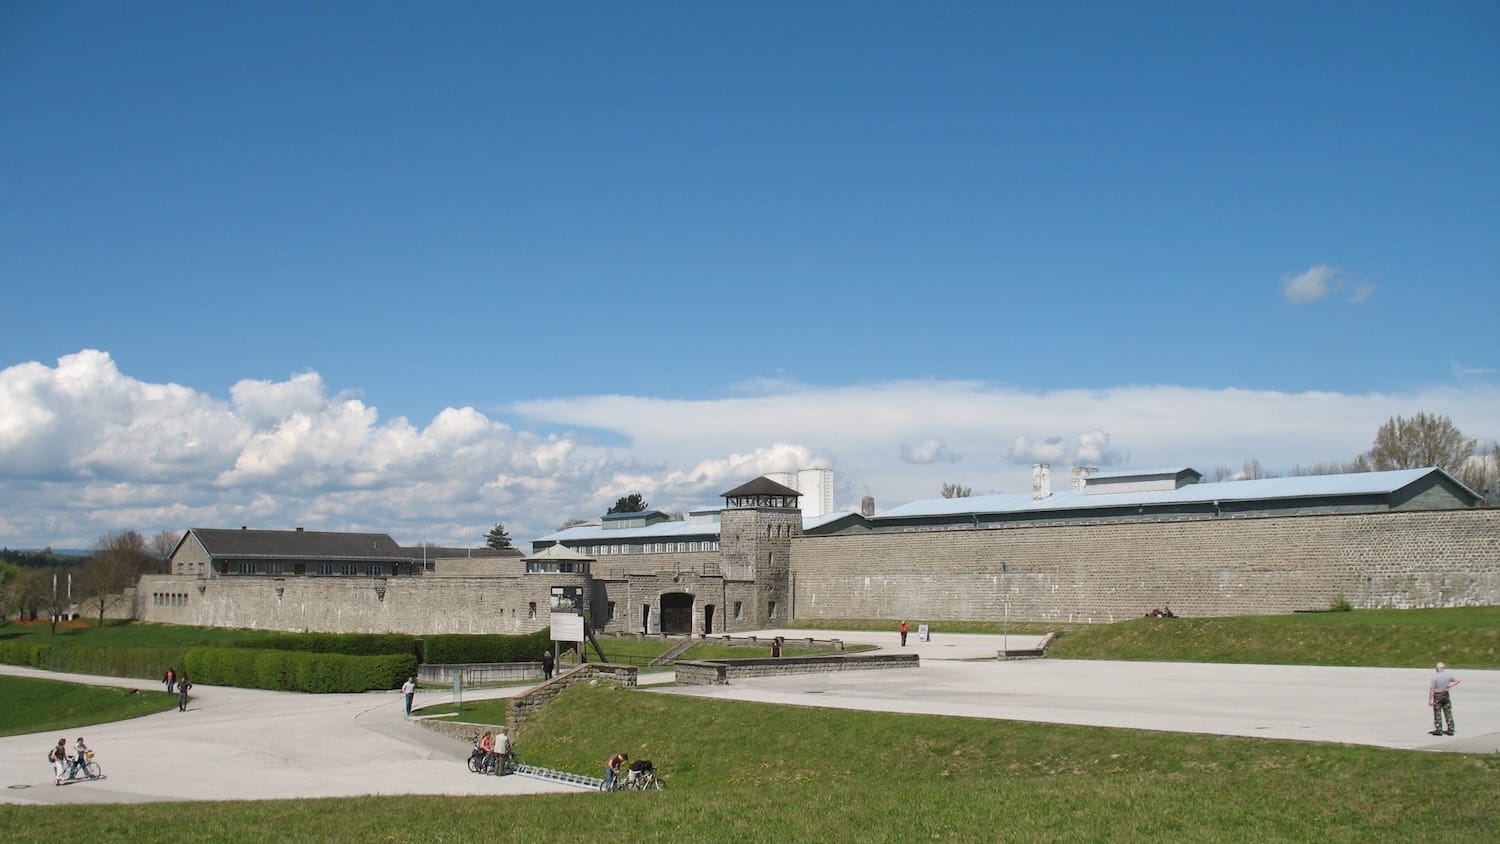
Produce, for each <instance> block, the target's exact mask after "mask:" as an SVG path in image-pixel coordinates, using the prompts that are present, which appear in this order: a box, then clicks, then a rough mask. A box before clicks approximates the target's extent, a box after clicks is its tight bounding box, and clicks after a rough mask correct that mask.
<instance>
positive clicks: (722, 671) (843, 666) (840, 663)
mask: <svg viewBox="0 0 1500 844" xmlns="http://www.w3.org/2000/svg"><path fill="white" fill-rule="evenodd" d="M920 664H921V663H920V661H919V657H918V656H917V655H916V654H864V655H862V654H851V655H848V656H808V657H790V658H782V659H716V660H689V661H679V662H678V663H677V673H676V676H677V684H678V685H680V686H722V685H724V684H725V683H729V682H732V681H734V680H745V679H749V678H751V677H780V676H784V675H787V674H827V673H830V672H834V671H871V670H877V669H882V668H916V667H918V666H919V665H920Z"/></svg>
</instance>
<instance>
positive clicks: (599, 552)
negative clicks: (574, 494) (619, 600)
mask: <svg viewBox="0 0 1500 844" xmlns="http://www.w3.org/2000/svg"><path fill="white" fill-rule="evenodd" d="M574 550H575V551H577V552H578V553H580V554H590V555H592V556H595V557H604V556H608V555H610V554H672V553H678V554H685V553H689V552H693V551H717V550H719V541H718V540H717V539H715V540H708V539H704V540H702V541H692V542H643V543H641V544H639V545H585V546H583V547H581V548H575V549H574Z"/></svg>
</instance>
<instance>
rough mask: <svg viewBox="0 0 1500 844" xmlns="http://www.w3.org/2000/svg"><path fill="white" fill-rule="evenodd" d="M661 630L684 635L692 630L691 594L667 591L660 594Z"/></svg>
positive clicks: (670, 633)
mask: <svg viewBox="0 0 1500 844" xmlns="http://www.w3.org/2000/svg"><path fill="white" fill-rule="evenodd" d="M661 632H663V633H666V634H668V635H676V636H686V635H689V634H691V633H692V632H693V596H692V595H690V594H688V593H687V592H668V593H666V594H665V595H662V596H661Z"/></svg>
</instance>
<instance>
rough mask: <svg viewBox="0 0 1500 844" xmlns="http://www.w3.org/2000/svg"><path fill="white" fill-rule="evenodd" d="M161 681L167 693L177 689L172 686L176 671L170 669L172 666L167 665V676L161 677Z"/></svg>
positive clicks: (175, 682) (175, 678)
mask: <svg viewBox="0 0 1500 844" xmlns="http://www.w3.org/2000/svg"><path fill="white" fill-rule="evenodd" d="M161 681H162V683H164V684H166V687H167V694H171V693H172V692H175V691H177V690H176V689H175V688H173V687H174V686H175V685H176V684H177V672H175V671H173V670H172V666H170V665H168V666H167V676H165V677H163V678H161Z"/></svg>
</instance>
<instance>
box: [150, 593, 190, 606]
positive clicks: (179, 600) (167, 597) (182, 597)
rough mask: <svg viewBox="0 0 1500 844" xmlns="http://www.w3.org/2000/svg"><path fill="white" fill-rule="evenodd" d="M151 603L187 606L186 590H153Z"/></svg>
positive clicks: (155, 604)
mask: <svg viewBox="0 0 1500 844" xmlns="http://www.w3.org/2000/svg"><path fill="white" fill-rule="evenodd" d="M151 603H152V605H153V606H158V607H185V606H187V593H186V592H152V593H151Z"/></svg>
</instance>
